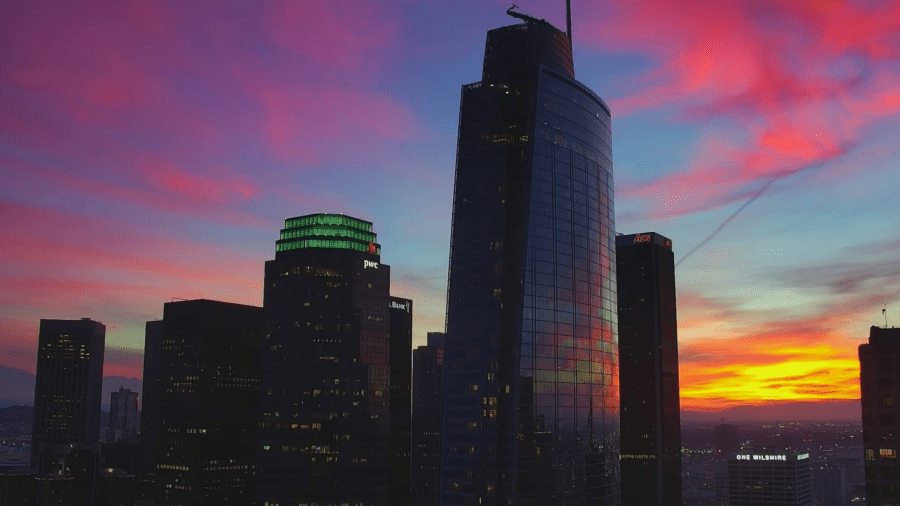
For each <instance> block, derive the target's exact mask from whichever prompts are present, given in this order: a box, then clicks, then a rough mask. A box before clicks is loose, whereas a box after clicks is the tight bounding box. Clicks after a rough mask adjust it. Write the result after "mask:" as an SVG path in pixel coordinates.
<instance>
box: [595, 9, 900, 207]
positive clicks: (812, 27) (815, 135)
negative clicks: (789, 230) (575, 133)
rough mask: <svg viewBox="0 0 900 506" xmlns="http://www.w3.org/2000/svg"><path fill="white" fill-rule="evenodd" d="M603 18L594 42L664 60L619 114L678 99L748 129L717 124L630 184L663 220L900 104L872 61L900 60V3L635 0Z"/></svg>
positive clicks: (822, 154)
mask: <svg viewBox="0 0 900 506" xmlns="http://www.w3.org/2000/svg"><path fill="white" fill-rule="evenodd" d="M886 5H887V4H886ZM594 19H603V22H602V23H597V24H596V25H595V26H602V27H603V28H602V29H600V28H594V29H592V30H587V33H586V34H584V33H583V34H582V37H585V38H587V39H588V40H589V41H590V42H591V43H593V44H596V45H597V46H599V47H601V48H603V49H610V48H615V49H620V50H627V51H634V50H635V48H638V50H639V51H641V52H643V53H645V54H647V55H648V56H650V57H651V58H653V59H654V60H655V61H658V62H659V63H658V64H657V66H656V68H654V69H653V70H652V71H651V72H649V73H648V74H647V75H645V76H643V78H642V80H641V82H639V83H638V86H637V87H636V91H635V92H634V93H632V94H630V95H627V96H624V97H620V98H618V99H616V100H612V101H611V102H612V109H613V113H614V114H616V115H619V116H621V115H628V114H630V113H631V112H634V111H637V110H640V109H646V108H652V107H661V106H666V105H669V104H673V105H674V106H675V107H676V109H677V110H678V111H680V112H681V114H682V119H684V120H688V121H691V122H697V121H704V120H708V119H713V118H718V119H725V120H727V121H729V122H731V124H732V125H733V126H734V128H735V129H737V130H741V131H743V132H746V133H747V134H748V135H747V136H746V137H745V138H744V140H741V141H739V142H738V141H735V140H734V139H729V138H725V137H723V136H722V134H721V133H720V131H721V129H722V123H721V122H717V123H716V124H715V125H716V126H715V130H714V129H712V128H710V130H709V131H708V132H707V133H706V139H705V140H704V141H703V144H701V148H700V150H699V151H700V155H699V156H698V157H697V158H696V159H695V160H693V161H692V162H691V163H690V164H689V165H687V166H685V167H683V168H681V169H679V170H677V171H675V172H674V173H670V174H667V175H665V176H663V177H661V178H659V179H657V180H654V181H648V182H643V183H638V184H633V185H630V186H627V187H625V188H623V189H622V192H621V194H623V195H626V196H633V197H641V198H646V199H648V200H649V210H648V216H649V217H651V218H658V217H666V216H678V215H683V214H689V213H694V212H699V211H703V210H708V209H712V208H716V207H720V206H722V205H727V204H729V203H732V202H735V201H737V200H741V199H742V198H746V196H748V195H752V194H753V193H754V191H755V188H758V187H759V185H760V184H761V183H760V182H761V181H767V180H771V179H773V178H780V177H784V176H785V175H789V174H793V173H796V172H800V171H804V170H808V169H810V168H816V167H819V166H820V165H821V164H823V163H825V162H828V161H830V160H834V159H836V158H838V157H842V156H844V155H845V154H846V153H847V152H848V151H849V150H850V149H853V148H854V147H855V146H856V145H857V144H858V143H859V142H860V139H861V138H862V135H863V131H864V130H865V128H867V127H869V126H870V125H873V124H874V123H876V122H878V121H880V120H881V118H883V117H886V116H891V115H895V114H897V113H900V82H898V80H897V79H896V78H895V77H894V75H893V74H891V73H883V72H873V71H871V69H870V67H873V66H874V65H876V64H878V63H880V62H884V61H890V60H893V61H897V60H898V59H900V51H898V50H897V47H898V46H897V41H898V40H900V10H898V8H897V7H896V6H893V5H890V6H886V7H884V8H881V9H872V10H864V9H861V8H859V7H856V6H854V5H853V4H851V3H849V2H847V1H841V0H828V1H822V2H816V1H808V2H802V3H801V4H798V5H796V6H795V5H794V4H791V5H788V4H783V3H763V4H760V3H752V2H747V1H742V0H726V1H724V2H718V3H717V4H716V7H715V8H714V9H710V8H709V6H708V5H705V4H702V3H697V2H693V1H689V0H665V1H664V0H652V1H638V0H626V1H625V2H618V3H616V5H615V7H614V8H613V10H612V12H611V14H609V15H603V16H601V15H600V14H599V13H597V14H596V17H595V18H594ZM583 32H584V31H583ZM823 48H824V50H823ZM854 59H855V60H854Z"/></svg>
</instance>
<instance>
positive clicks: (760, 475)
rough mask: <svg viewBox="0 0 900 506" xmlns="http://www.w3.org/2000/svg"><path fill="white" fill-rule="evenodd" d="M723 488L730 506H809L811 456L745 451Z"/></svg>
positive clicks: (733, 463) (733, 460)
mask: <svg viewBox="0 0 900 506" xmlns="http://www.w3.org/2000/svg"><path fill="white" fill-rule="evenodd" d="M722 485H724V487H725V497H726V502H725V504H726V505H727V506H759V505H766V506H810V504H811V501H812V495H811V491H810V468H809V454H808V453H802V454H797V453H791V452H785V451H780V452H774V451H767V450H742V451H741V453H738V454H736V455H732V456H731V458H730V459H729V460H728V475H727V479H726V482H725V483H724V484H722ZM717 486H719V485H717Z"/></svg>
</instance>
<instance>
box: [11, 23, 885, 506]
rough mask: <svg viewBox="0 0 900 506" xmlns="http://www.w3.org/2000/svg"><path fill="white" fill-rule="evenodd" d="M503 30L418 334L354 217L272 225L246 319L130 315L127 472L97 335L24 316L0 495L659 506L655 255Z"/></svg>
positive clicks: (663, 310)
mask: <svg viewBox="0 0 900 506" xmlns="http://www.w3.org/2000/svg"><path fill="white" fill-rule="evenodd" d="M517 17H520V18H522V19H523V20H524V23H521V24H517V25H512V26H506V27H502V28H498V29H495V30H491V31H490V32H488V36H487V44H486V50H485V58H484V69H483V77H482V80H481V82H478V83H474V84H469V85H465V86H463V89H462V101H461V113H460V125H459V140H458V151H457V167H456V180H455V187H454V203H453V224H452V237H451V246H450V272H449V280H448V283H449V286H448V294H447V314H446V326H445V329H444V332H441V333H437V332H434V333H429V334H428V341H427V344H426V345H424V346H421V347H419V348H418V349H416V350H415V351H413V350H412V335H413V332H412V330H413V321H414V318H413V315H414V311H413V308H414V304H413V301H412V300H408V299H403V298H399V297H393V296H391V294H390V267H389V266H388V265H385V264H383V263H382V262H381V245H380V244H379V243H378V242H377V237H376V234H375V231H374V227H373V224H372V223H370V222H366V221H363V220H359V219H356V218H352V217H349V216H344V215H334V214H314V215H308V216H301V217H297V218H291V219H287V220H286V221H285V226H284V228H283V229H282V231H281V235H280V238H279V239H278V240H277V242H276V248H275V249H276V252H275V258H274V260H271V261H268V262H266V265H265V284H264V297H263V300H264V302H263V307H261V308H260V307H251V306H246V305H240V304H231V303H225V302H218V301H211V300H191V301H177V302H171V303H167V304H165V306H164V310H163V318H162V320H160V321H152V322H148V323H147V327H146V341H145V350H144V377H143V382H144V384H143V399H142V408H143V409H142V415H141V431H140V438H139V440H138V442H136V443H134V445H133V458H125V459H119V460H122V461H127V462H128V464H127V465H125V464H123V465H116V466H113V465H110V462H111V459H110V458H109V456H108V455H103V453H104V451H103V450H101V447H99V446H98V445H97V443H98V441H99V428H100V425H99V416H100V388H101V377H102V364H103V350H104V341H105V336H104V333H105V328H104V327H103V325H101V324H100V323H98V322H95V321H92V320H89V319H84V320H74V321H64V320H42V321H41V328H40V338H39V350H38V366H37V388H36V391H35V412H34V413H35V414H34V417H35V418H34V432H33V444H32V461H31V463H32V468H33V473H32V474H29V475H20V476H16V477H9V476H5V477H3V479H4V482H3V485H2V486H0V503H2V504H23V505H24V504H41V505H43V504H73V505H74V504H78V505H82V504H83V505H94V504H104V505H112V504H116V505H120V504H121V505H126V504H127V505H158V506H162V505H166V506H170V505H171V506H176V505H178V506H198V505H217V506H218V505H250V504H254V505H258V506H376V505H377V506H381V505H384V506H387V505H391V506H402V505H414V506H432V505H437V504H440V505H460V506H461V505H472V506H475V505H515V506H552V505H566V506H570V505H572V506H574V505H579V506H581V505H584V506H587V505H618V504H626V505H631V504H634V505H645V504H660V505H661V504H673V505H674V504H681V471H680V467H681V435H680V405H679V390H678V348H677V337H676V327H677V325H676V314H675V278H674V276H675V274H674V259H673V253H672V243H671V241H670V240H669V239H667V238H665V237H663V236H661V235H659V234H656V233H646V234H635V235H617V234H616V232H615V224H614V211H613V176H612V158H611V156H612V155H611V131H610V111H609V109H608V108H607V106H606V105H605V104H604V102H603V101H602V100H601V99H600V98H599V97H597V96H596V95H595V94H594V93H593V92H592V91H591V90H589V89H588V88H587V87H585V86H584V85H582V84H581V83H579V82H578V81H576V80H575V79H574V66H573V60H572V49H571V38H570V37H569V36H567V35H566V34H565V33H563V32H561V31H559V30H557V29H556V28H554V27H553V26H551V25H550V24H548V23H546V22H544V21H542V20H536V19H533V18H530V17H527V16H524V15H519V14H517ZM895 386H896V385H895ZM882 451H883V450H882ZM124 453H128V452H127V451H125V452H124ZM112 460H115V459H112ZM116 462H117V464H119V461H116ZM796 462H797V459H796V456H794V459H793V460H791V463H792V464H795V463H796ZM113 467H121V468H125V467H130V469H127V470H126V472H118V473H117V472H114V471H113V470H112V469H111V468H113ZM16 494H18V495H16ZM4 501H5V502H4ZM16 501H18V502H16ZM754 504H755V503H754ZM798 504H802V503H798Z"/></svg>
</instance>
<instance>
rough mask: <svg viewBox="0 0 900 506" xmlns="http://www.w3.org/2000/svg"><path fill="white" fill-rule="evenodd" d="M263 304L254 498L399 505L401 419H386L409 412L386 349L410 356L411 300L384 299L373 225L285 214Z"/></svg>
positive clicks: (292, 505)
mask: <svg viewBox="0 0 900 506" xmlns="http://www.w3.org/2000/svg"><path fill="white" fill-rule="evenodd" d="M399 305H404V307H403V310H402V311H400V310H397V309H396V308H397V307H399ZM263 307H264V312H265V319H266V331H265V332H266V336H265V339H264V342H263V347H262V352H261V357H260V365H261V377H260V403H259V412H258V415H259V416H258V422H259V427H258V431H257V452H258V463H259V467H258V474H257V480H256V504H259V505H269V506H272V505H278V506H298V505H301V504H354V505H372V506H375V505H388V504H391V505H393V504H401V505H402V504H408V501H409V498H408V483H409V469H408V466H409V463H408V458H407V459H406V460H405V461H404V460H403V459H402V458H398V455H401V456H402V455H404V454H406V455H408V453H409V449H408V441H406V439H408V437H409V435H408V424H409V421H408V420H393V418H397V417H398V416H400V413H405V416H406V418H408V417H409V412H410V399H409V395H408V394H407V395H403V393H404V390H403V385H404V384H405V385H406V387H407V389H406V390H405V392H407V393H408V385H409V383H410V377H409V376H410V372H409V364H402V365H403V366H404V367H393V368H392V356H394V357H403V356H408V355H409V352H408V350H405V348H411V345H412V343H411V342H410V339H411V327H412V301H407V300H404V299H397V298H394V299H393V300H392V298H391V296H390V267H389V266H387V265H384V264H382V263H381V246H380V245H379V244H378V242H377V237H376V234H375V233H374V232H373V228H372V223H370V222H367V221H363V220H359V219H356V218H352V217H349V216H344V215H336V214H313V215H309V216H301V217H298V218H290V219H287V220H285V226H284V229H282V231H281V234H280V237H279V239H278V241H276V246H275V259H274V260H270V261H268V262H266V268H265V291H264V301H263ZM392 308H394V309H393V310H392ZM392 312H393V313H397V314H400V313H402V314H403V318H402V321H401V319H400V318H397V317H395V318H394V319H396V320H397V321H392V318H391V315H392ZM400 351H407V352H406V353H398V352H400ZM396 360H397V359H396V358H395V359H394V361H396ZM407 361H409V360H407ZM392 387H393V388H392ZM392 392H394V395H392ZM401 403H403V404H405V407H404V406H400V405H399V404H401ZM392 422H398V423H394V424H392ZM392 425H393V426H395V427H397V428H403V427H406V435H405V436H404V435H403V434H399V433H396V434H394V433H392V429H393V427H392ZM400 430H402V429H400ZM395 432H396V431H395ZM404 444H405V445H406V446H405V447H404V446H402V445H404ZM395 446H396V447H397V448H395ZM398 462H405V463H404V464H402V465H405V466H406V469H405V470H403V469H398V468H397V466H398ZM397 480H405V483H406V484H407V486H406V489H407V493H406V497H405V498H404V497H398V496H397V490H398V487H396V486H394V485H393V482H394V481H397Z"/></svg>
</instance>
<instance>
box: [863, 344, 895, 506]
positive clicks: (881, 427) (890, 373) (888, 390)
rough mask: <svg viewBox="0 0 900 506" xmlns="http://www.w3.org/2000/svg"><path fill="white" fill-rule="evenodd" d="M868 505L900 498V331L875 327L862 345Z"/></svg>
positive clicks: (881, 504)
mask: <svg viewBox="0 0 900 506" xmlns="http://www.w3.org/2000/svg"><path fill="white" fill-rule="evenodd" d="M859 389H860V391H861V393H862V395H861V399H860V403H861V404H862V425H863V445H864V447H865V468H866V504H867V505H869V506H883V505H888V504H897V502H898V497H900V482H898V480H900V457H898V453H900V444H898V442H897V437H896V436H897V434H898V433H900V329H895V328H890V329H889V328H880V327H871V328H870V329H869V342H868V343H865V344H861V345H859Z"/></svg>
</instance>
